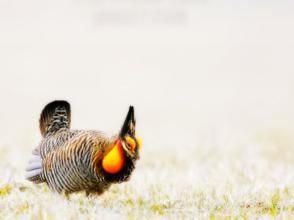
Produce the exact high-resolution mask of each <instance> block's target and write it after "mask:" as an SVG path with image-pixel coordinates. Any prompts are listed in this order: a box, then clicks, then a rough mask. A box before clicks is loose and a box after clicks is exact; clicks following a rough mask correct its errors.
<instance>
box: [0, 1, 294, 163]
mask: <svg viewBox="0 0 294 220" xmlns="http://www.w3.org/2000/svg"><path fill="white" fill-rule="evenodd" d="M293 7H294V3H293V1H286V0H285V1H279V2H278V1H231V0H223V1H215V0H199V1H197V0H195V1H192V0H170V1H167V0H159V1H150V0H140V1H133V0H124V1H117V0H112V1H109V0H86V1H82V0H58V1H57V0H52V1H37V0H27V1H21V0H1V1H0V100H1V114H0V143H1V146H2V150H1V151H2V152H1V154H6V153H9V152H12V153H11V154H13V155H14V158H17V159H19V161H23V162H21V163H25V162H24V161H26V159H27V158H28V156H29V152H30V150H31V149H32V148H33V147H34V146H35V145H36V144H37V143H38V141H39V140H40V134H39V130H38V119H39V114H40V112H41V110H42V108H43V107H44V105H45V104H47V103H48V102H50V101H52V100H55V99H66V100H68V101H69V102H70V103H71V105H72V116H73V117H72V125H73V128H78V129H98V130H102V131H105V132H107V133H109V134H111V133H113V132H117V131H118V130H119V128H120V126H121V123H122V122H123V119H124V117H125V114H126V112H127V109H128V106H129V105H131V104H132V105H134V106H135V107H136V114H137V126H138V131H137V132H138V135H140V136H141V137H142V138H143V140H144V150H145V151H153V152H156V151H157V150H158V149H163V150H167V151H170V150H171V151H172V152H173V153H174V154H175V155H176V154H177V152H180V151H181V150H182V149H184V148H191V149H195V151H196V152H197V146H198V147H201V146H202V145H205V146H207V145H210V146H222V147H224V146H229V145H230V143H236V142H238V143H245V142H246V141H248V140H250V141H252V140H257V141H259V142H265V143H267V147H268V148H270V146H274V147H273V149H274V151H273V152H274V154H275V153H283V152H284V154H283V155H286V157H291V158H290V159H293V156H292V155H291V152H293V143H294V139H293V134H294V133H293V132H294V117H293V112H294V65H293V55H294V41H293V39H294V29H293V19H294V13H293ZM219 142H221V143H224V144H223V145H217V143H219ZM283 146H286V147H285V148H283ZM233 148H234V149H236V152H237V153H238V152H241V148H242V147H239V148H238V147H237V146H236V145H234V147H233ZM253 148H254V147H253ZM239 150H240V151H239ZM23 152H24V154H23ZM276 155H279V154H276ZM283 159H284V158H283Z"/></svg>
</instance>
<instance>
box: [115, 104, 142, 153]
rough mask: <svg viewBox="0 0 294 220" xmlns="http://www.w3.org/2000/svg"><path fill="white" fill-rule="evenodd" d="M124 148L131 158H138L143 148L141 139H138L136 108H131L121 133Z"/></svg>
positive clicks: (120, 137) (120, 138)
mask: <svg viewBox="0 0 294 220" xmlns="http://www.w3.org/2000/svg"><path fill="white" fill-rule="evenodd" d="M119 140H121V144H122V148H123V150H124V151H125V153H126V154H127V156H129V157H130V158H135V157H137V156H138V151H139V149H140V148H141V145H142V143H141V139H140V138H137V137H136V119H135V111H134V107H133V106H130V108H129V111H128V114H127V117H126V119H125V121H124V123H123V126H122V128H121V130H120V133H119Z"/></svg>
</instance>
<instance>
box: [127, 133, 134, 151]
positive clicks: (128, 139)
mask: <svg viewBox="0 0 294 220" xmlns="http://www.w3.org/2000/svg"><path fill="white" fill-rule="evenodd" d="M126 142H127V144H128V145H129V146H130V148H131V150H132V151H134V150H135V148H136V141H135V140H134V139H133V138H131V137H129V136H128V137H126Z"/></svg>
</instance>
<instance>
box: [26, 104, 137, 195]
mask: <svg viewBox="0 0 294 220" xmlns="http://www.w3.org/2000/svg"><path fill="white" fill-rule="evenodd" d="M70 123H71V110H70V104H69V103H68V102H67V101H53V102H51V103H49V104H47V105H46V106H45V108H44V109H43V111H42V113H41V117H40V131H41V134H42V136H43V138H42V140H41V142H40V144H39V145H38V146H37V147H36V148H35V149H34V151H33V153H32V158H31V160H30V161H29V163H28V166H27V168H26V178H27V179H28V180H30V181H32V182H34V183H43V182H46V183H47V184H48V186H49V188H50V189H52V190H53V191H57V192H59V193H64V194H66V195H67V194H70V193H73V192H78V191H86V194H87V195H89V194H91V193H95V194H98V195H100V194H102V193H103V192H104V191H105V190H107V189H108V188H109V187H110V185H111V184H113V183H121V182H124V181H127V180H128V179H129V178H130V175H131V174H132V172H133V170H134V168H135V163H136V161H137V160H138V159H139V148H140V146H141V141H140V139H138V138H136V136H135V126H136V121H135V115H134V107H133V106H130V107H129V111H128V114H127V116H126V119H125V121H124V124H123V126H122V128H121V130H120V132H119V134H118V135H115V136H113V137H111V138H109V137H107V136H106V135H104V134H103V133H101V132H99V131H92V130H89V131H85V130H70Z"/></svg>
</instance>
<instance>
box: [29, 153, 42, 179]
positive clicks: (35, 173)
mask: <svg viewBox="0 0 294 220" xmlns="http://www.w3.org/2000/svg"><path fill="white" fill-rule="evenodd" d="M42 172H43V168H42V159H41V157H40V155H37V154H35V152H33V156H32V157H31V159H30V161H29V164H28V166H27V168H26V179H27V180H29V181H32V182H34V183H42V182H44V180H43V179H42Z"/></svg>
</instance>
